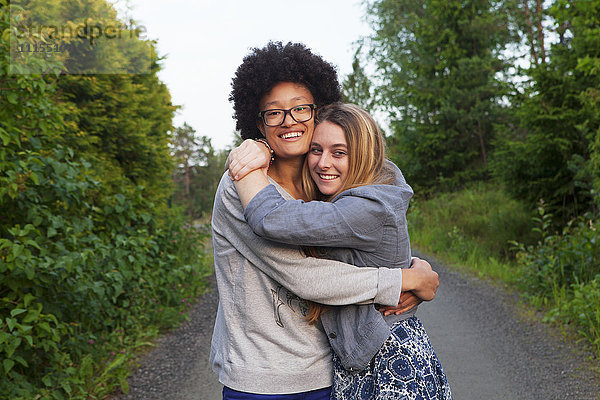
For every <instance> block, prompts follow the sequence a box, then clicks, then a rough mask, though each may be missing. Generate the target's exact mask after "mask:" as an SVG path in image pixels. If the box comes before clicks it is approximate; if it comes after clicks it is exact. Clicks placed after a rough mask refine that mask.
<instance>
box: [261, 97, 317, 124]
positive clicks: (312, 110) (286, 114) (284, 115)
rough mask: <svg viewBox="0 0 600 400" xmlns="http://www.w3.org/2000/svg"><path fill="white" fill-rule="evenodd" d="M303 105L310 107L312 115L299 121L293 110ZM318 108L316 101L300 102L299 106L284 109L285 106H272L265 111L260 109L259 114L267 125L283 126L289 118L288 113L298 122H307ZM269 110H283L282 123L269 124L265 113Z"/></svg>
mask: <svg viewBox="0 0 600 400" xmlns="http://www.w3.org/2000/svg"><path fill="white" fill-rule="evenodd" d="M301 106H308V107H309V108H310V117H309V118H308V119H305V120H304V121H298V120H297V119H296V118H294V116H293V115H292V110H293V109H294V108H296V107H301ZM316 109H317V105H316V104H314V103H307V104H298V105H297V106H294V107H292V108H288V109H287V110H286V109H283V108H270V109H268V110H264V111H259V112H258V116H259V117H260V119H262V121H263V123H264V124H265V125H266V126H270V127H274V126H281V125H283V123H284V122H285V119H286V118H287V116H288V114H289V115H290V117H292V119H293V120H294V121H295V122H297V123H302V122H306V121H310V120H311V119H312V118H313V117H314V116H315V110H316ZM269 111H283V119H282V120H281V122H280V123H278V124H277V125H269V124H267V121H266V120H265V114H266V113H267V112H269Z"/></svg>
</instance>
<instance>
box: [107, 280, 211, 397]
mask: <svg viewBox="0 0 600 400" xmlns="http://www.w3.org/2000/svg"><path fill="white" fill-rule="evenodd" d="M207 280H208V283H209V288H208V291H207V292H206V293H204V294H203V295H202V296H201V297H200V299H199V301H198V303H196V304H195V305H194V306H193V307H192V309H191V311H190V314H189V321H185V322H183V323H182V324H181V325H180V326H179V327H178V328H177V329H176V330H174V331H172V332H170V333H168V334H167V335H165V336H163V337H162V338H160V339H159V340H158V341H157V342H156V346H155V348H154V349H153V350H152V351H150V352H149V353H148V354H146V355H145V356H144V357H142V360H141V361H140V364H141V365H140V367H139V368H137V369H136V370H135V371H134V372H133V374H132V376H130V377H129V379H128V382H129V393H128V394H120V395H117V396H115V397H113V398H112V400H219V399H221V398H222V396H221V391H222V388H223V386H222V385H221V384H220V383H219V381H218V379H217V375H216V374H215V373H214V372H213V371H212V369H211V367H210V364H209V362H208V356H209V354H210V340H211V338H212V333H213V326H214V322H215V316H216V314H217V305H218V302H219V299H218V292H217V285H216V280H215V277H214V275H212V276H211V277H209V278H207Z"/></svg>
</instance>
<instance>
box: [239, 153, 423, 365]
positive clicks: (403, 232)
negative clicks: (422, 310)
mask: <svg viewBox="0 0 600 400" xmlns="http://www.w3.org/2000/svg"><path fill="white" fill-rule="evenodd" d="M390 166H391V167H392V168H394V170H395V172H396V182H395V185H367V186H360V187H357V188H353V189H349V190H346V191H344V192H342V193H340V194H339V195H338V196H336V197H335V198H334V199H333V200H332V201H331V202H323V201H311V202H308V203H306V202H304V201H302V200H288V201H285V200H284V199H283V197H282V196H281V194H280V193H279V192H278V191H277V189H276V188H275V186H273V185H269V186H267V187H265V188H264V189H263V190H262V191H260V192H259V193H258V194H257V195H256V196H254V198H253V199H252V201H250V203H249V204H248V206H247V207H246V210H245V212H244V215H245V216H246V220H247V221H248V225H250V227H251V228H252V230H253V231H254V232H255V233H256V234H257V235H259V236H261V237H263V238H265V239H270V240H273V241H276V242H278V243H294V244H298V245H302V246H318V247H317V250H318V253H319V256H320V257H321V258H328V259H332V260H338V261H343V262H347V263H348V264H352V265H356V266H359V267H365V266H375V267H377V266H382V267H383V266H387V267H396V268H408V267H409V266H410V261H411V254H410V253H411V252H410V241H409V237H408V227H407V223H406V211H407V209H408V203H409V200H410V198H411V197H412V195H413V191H412V189H411V187H410V186H409V185H408V184H407V183H406V181H405V180H404V176H402V172H400V170H399V169H398V168H397V167H396V166H395V165H394V164H392V163H391V162H390ZM326 246H331V247H326ZM416 311H417V308H416V307H414V308H413V309H411V310H409V311H408V312H406V313H404V314H402V315H399V316H396V315H393V316H388V317H385V318H384V317H383V316H382V314H381V313H380V312H379V311H377V309H376V308H375V307H374V305H373V304H363V305H346V306H336V307H329V309H328V310H327V311H326V312H325V313H324V314H323V315H321V323H322V325H323V327H324V329H325V332H326V333H327V336H328V337H329V343H330V344H331V347H332V348H333V350H334V351H335V352H336V354H337V355H338V356H339V358H340V361H341V363H342V365H343V366H344V368H346V369H349V370H357V371H360V370H363V369H364V368H365V367H366V366H367V364H368V363H369V361H371V359H372V358H373V356H375V354H376V353H377V352H378V351H379V349H380V348H381V346H382V345H383V343H384V342H385V341H386V339H387V338H388V336H389V335H390V327H389V325H391V324H392V323H393V322H396V321H399V320H402V319H406V318H409V317H411V316H412V315H414V314H415V312H416Z"/></svg>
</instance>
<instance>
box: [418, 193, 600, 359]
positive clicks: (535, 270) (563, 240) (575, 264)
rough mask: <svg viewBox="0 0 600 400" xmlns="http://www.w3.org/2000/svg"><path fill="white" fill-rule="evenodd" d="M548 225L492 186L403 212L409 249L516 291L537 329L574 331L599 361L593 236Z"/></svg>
mask: <svg viewBox="0 0 600 400" xmlns="http://www.w3.org/2000/svg"><path fill="white" fill-rule="evenodd" d="M550 218H551V216H549V215H547V214H546V215H545V216H544V210H543V207H542V208H541V209H540V211H539V215H538V216H537V217H536V216H534V215H532V214H531V212H530V211H528V210H527V208H526V207H525V206H524V205H523V204H521V203H519V202H517V201H515V200H512V199H510V198H509V197H508V196H507V195H506V194H505V193H504V192H503V191H502V189H501V188H499V187H497V186H494V185H491V184H479V185H477V186H474V187H471V188H468V189H464V190H462V191H459V192H455V193H446V194H441V195H439V196H437V197H435V198H431V199H427V200H419V199H417V200H416V201H414V202H413V203H412V204H411V207H410V210H409V213H408V223H409V232H410V235H411V243H412V245H413V246H414V247H415V248H416V249H419V250H420V251H421V252H423V253H425V254H430V255H432V256H434V257H436V258H437V259H439V260H441V261H444V262H445V263H446V264H447V265H448V266H449V267H451V268H455V269H459V270H462V271H466V272H468V273H471V274H473V275H476V276H478V277H480V278H483V279H486V280H490V281H493V282H496V283H502V284H504V285H505V286H508V287H512V288H515V289H516V290H518V291H519V293H520V294H521V295H522V297H523V298H524V299H525V301H526V303H527V304H529V306H530V307H532V308H534V309H535V310H537V311H539V312H541V313H542V315H543V321H544V322H547V323H552V324H555V325H557V326H559V327H560V328H561V329H563V331H569V332H573V331H575V332H577V335H578V337H579V339H580V340H585V341H586V342H588V343H589V344H590V345H591V347H592V349H593V351H594V353H595V355H596V357H599V356H600V265H599V263H600V250H599V249H600V246H598V243H599V242H600V231H596V229H595V227H594V226H593V224H592V223H591V222H589V221H588V222H585V223H584V222H580V223H579V224H573V226H572V227H570V228H565V230H564V231H563V232H562V233H561V234H560V235H557V234H551V233H550V232H549V230H550V229H551V228H550V224H549V223H548V221H549V219H550ZM517 242H518V243H517ZM536 242H537V243H536Z"/></svg>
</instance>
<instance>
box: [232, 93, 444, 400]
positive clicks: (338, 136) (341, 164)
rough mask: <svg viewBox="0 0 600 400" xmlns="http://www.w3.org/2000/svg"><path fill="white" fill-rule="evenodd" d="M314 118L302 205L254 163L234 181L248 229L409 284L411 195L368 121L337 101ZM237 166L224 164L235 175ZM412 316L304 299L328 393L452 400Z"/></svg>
mask: <svg viewBox="0 0 600 400" xmlns="http://www.w3.org/2000/svg"><path fill="white" fill-rule="evenodd" d="M284 118H285V116H284ZM316 123H317V126H316V128H315V131H314V134H313V137H312V140H311V143H310V147H309V152H308V155H307V157H306V159H305V163H304V166H303V171H302V176H303V190H304V192H305V194H306V198H308V199H310V200H311V201H308V202H306V201H303V200H285V199H284V198H283V197H282V196H281V194H280V193H279V192H278V191H277V190H276V188H275V187H274V186H273V185H270V184H269V181H268V179H267V169H268V167H265V166H263V168H261V169H258V170H255V171H253V172H251V173H250V174H248V175H247V176H245V177H244V178H243V179H241V180H237V181H236V182H235V186H236V189H237V191H238V194H239V196H240V200H241V202H242V205H243V206H244V208H245V210H244V215H245V218H246V220H247V222H248V224H249V226H250V227H251V228H252V230H253V231H254V232H255V233H256V234H257V235H259V236H261V237H263V238H266V239H269V240H272V241H275V242H280V243H287V244H295V245H301V246H305V248H306V252H307V253H308V254H310V255H317V256H318V257H321V258H327V259H332V260H338V261H342V262H345V263H348V264H353V265H356V266H359V267H364V266H375V267H379V266H381V267H383V266H386V267H396V268H403V269H405V270H403V280H404V279H406V280H407V281H411V280H412V277H411V269H408V268H409V267H410V262H411V251H410V242H409V237H408V231H407V224H406V210H407V208H408V203H409V200H410V198H411V197H412V194H413V192H412V189H411V188H410V186H408V185H407V184H406V182H405V180H404V177H403V176H402V173H401V172H400V170H398V168H397V167H396V166H395V165H394V164H392V163H391V162H389V161H386V159H385V151H384V140H383V137H382V135H381V133H380V131H379V129H378V127H377V124H376V123H375V121H374V120H373V119H372V117H371V116H370V115H369V114H368V113H367V112H366V111H364V110H362V109H361V108H359V107H357V106H354V105H350V104H342V103H334V104H331V105H328V106H325V107H323V108H321V109H320V110H318V114H317V121H316ZM257 158H259V157H258V155H257ZM248 159H249V158H246V162H245V163H242V164H244V165H248V162H247V161H248ZM241 168H242V167H241V165H240V164H238V165H236V166H233V167H232V168H231V169H232V170H233V171H234V172H233V174H234V175H235V174H236V172H235V171H237V170H239V169H241ZM340 279H344V277H343V276H340ZM422 285H423V283H422V282H419V283H416V284H414V287H412V286H410V287H409V286H408V285H407V286H406V288H407V289H408V288H410V289H409V290H413V292H414V293H415V294H416V295H417V296H419V297H421V296H425V297H423V299H424V300H430V299H431V298H428V297H432V296H429V295H427V293H429V294H431V290H429V289H430V288H427V287H423V286H422ZM402 286H403V287H405V285H404V282H403V285H402ZM433 293H435V290H434V291H433ZM415 312H416V307H415V308H413V309H411V310H409V311H407V312H405V313H402V314H400V315H395V314H392V315H387V316H384V315H382V314H381V313H380V312H379V311H378V310H377V309H376V307H375V306H374V305H372V304H365V305H348V306H328V307H325V306H322V305H319V304H316V303H311V304H310V312H309V320H310V321H311V322H313V323H314V322H315V321H317V320H320V322H321V323H322V325H323V328H324V330H325V332H326V334H327V335H328V338H329V342H330V345H331V347H332V349H333V353H334V356H333V357H334V383H333V388H332V394H331V398H332V399H353V400H354V399H388V398H389V399H391V398H393V399H416V398H420V399H432V400H433V399H439V400H442V399H444V400H448V399H451V394H450V388H449V385H448V381H447V379H446V376H445V374H444V372H443V370H442V366H441V364H440V363H439V361H438V359H437V356H436V354H435V352H434V350H433V348H432V346H431V343H430V341H429V338H428V336H427V333H426V331H425V329H424V328H423V325H422V324H421V322H420V321H419V319H418V318H417V317H416V316H415Z"/></svg>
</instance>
